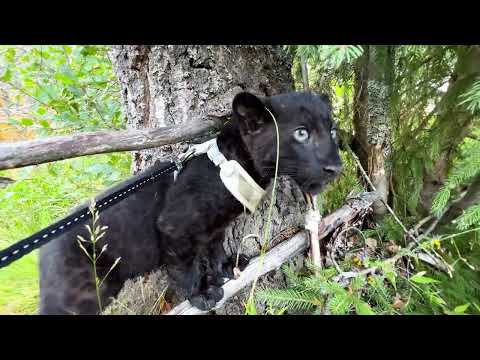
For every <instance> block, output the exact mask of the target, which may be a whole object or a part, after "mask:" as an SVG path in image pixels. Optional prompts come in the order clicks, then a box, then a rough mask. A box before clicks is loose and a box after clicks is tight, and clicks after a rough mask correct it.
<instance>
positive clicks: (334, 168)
mask: <svg viewBox="0 0 480 360" xmlns="http://www.w3.org/2000/svg"><path fill="white" fill-rule="evenodd" d="M323 171H325V172H326V173H327V174H329V175H332V176H334V175H338V174H340V173H341V172H342V165H328V166H325V167H324V168H323Z"/></svg>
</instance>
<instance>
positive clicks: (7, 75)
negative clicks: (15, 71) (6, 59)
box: [0, 68, 12, 82]
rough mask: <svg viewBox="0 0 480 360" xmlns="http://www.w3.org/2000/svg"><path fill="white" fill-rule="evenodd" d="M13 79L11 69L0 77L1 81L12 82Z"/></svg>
mask: <svg viewBox="0 0 480 360" xmlns="http://www.w3.org/2000/svg"><path fill="white" fill-rule="evenodd" d="M11 79H12V70H11V69H10V68H7V70H5V72H4V73H3V75H2V76H1V77H0V81H5V82H7V81H10V80H11Z"/></svg>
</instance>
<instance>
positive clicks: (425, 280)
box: [410, 271, 439, 284]
mask: <svg viewBox="0 0 480 360" xmlns="http://www.w3.org/2000/svg"><path fill="white" fill-rule="evenodd" d="M425 273H426V271H421V272H419V273H417V274H415V275H413V276H412V277H411V278H410V280H411V281H413V282H416V283H417V284H432V283H438V282H439V281H438V280H435V279H432V278H429V277H426V276H423V274H425Z"/></svg>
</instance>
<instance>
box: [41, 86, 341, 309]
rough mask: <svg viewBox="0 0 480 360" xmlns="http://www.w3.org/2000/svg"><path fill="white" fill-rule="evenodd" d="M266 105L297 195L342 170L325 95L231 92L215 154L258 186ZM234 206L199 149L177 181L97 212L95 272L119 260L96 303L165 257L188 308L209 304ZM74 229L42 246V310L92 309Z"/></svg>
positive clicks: (229, 266) (271, 143)
mask: <svg viewBox="0 0 480 360" xmlns="http://www.w3.org/2000/svg"><path fill="white" fill-rule="evenodd" d="M265 107H267V108H268V109H269V110H270V112H271V113H273V115H274V116H275V118H276V121H277V124H278V127H279V133H280V159H279V174H280V175H289V176H290V177H291V178H292V179H293V180H294V181H296V183H297V184H298V185H299V187H300V188H301V189H302V190H303V191H305V192H310V193H318V192H320V191H321V190H322V188H323V187H324V186H325V185H326V184H327V183H328V182H329V181H331V180H332V179H334V178H335V177H336V176H337V175H338V174H339V173H340V171H341V167H342V164H341V160H340V157H339V153H338V145H337V142H336V134H335V125H334V123H333V121H332V118H331V108H330V104H329V102H328V99H327V98H326V97H323V96H318V95H316V94H314V93H297V92H293V93H287V94H282V95H277V96H272V97H268V98H263V99H260V98H258V97H256V96H254V95H252V94H250V93H247V92H243V93H240V94H238V95H237V96H236V97H235V98H234V100H233V104H232V109H233V119H232V121H230V122H229V123H228V124H227V125H226V126H225V127H224V128H223V129H222V131H221V133H220V134H219V135H218V137H217V143H218V147H219V149H220V151H221V152H222V153H223V154H224V155H225V157H226V158H227V159H228V160H236V161H238V162H239V163H240V164H241V165H242V167H243V168H244V169H245V170H246V171H247V172H248V173H249V174H250V175H251V176H252V177H253V179H254V180H255V181H256V182H257V183H258V184H259V185H260V186H262V187H263V188H266V187H267V186H268V184H269V182H270V181H271V180H272V178H273V175H274V171H275V159H276V132H275V125H274V122H273V119H272V116H271V114H270V113H269V112H268V111H267V110H266V109H265ZM165 165H166V164H165V163H163V164H162V163H159V164H156V165H155V166H154V168H156V167H158V166H160V167H162V166H165ZM148 171H152V169H150V170H148ZM134 180H135V177H134V178H132V179H130V180H129V182H130V181H134ZM124 185H125V183H122V184H120V185H118V186H117V187H116V188H113V189H111V190H109V191H108V193H111V192H113V191H115V190H116V189H117V188H118V187H120V186H124ZM242 211H243V205H242V204H241V203H240V202H238V201H237V200H236V199H235V198H234V197H233V196H232V195H231V194H230V192H229V191H228V190H227V189H226V188H225V186H224V185H223V183H222V181H221V179H220V177H219V169H218V168H217V167H215V165H214V164H213V163H212V162H211V161H210V160H209V159H208V157H207V156H206V155H201V156H199V157H196V158H193V159H192V160H190V161H189V162H188V163H187V164H186V166H185V168H184V170H183V171H182V172H181V173H180V174H179V176H178V178H177V180H176V182H173V178H172V177H168V178H163V179H162V180H161V181H160V182H157V183H155V184H154V185H150V186H148V187H146V188H143V189H141V190H140V191H138V192H137V193H135V194H133V195H132V196H130V197H129V198H128V199H126V200H124V201H122V202H120V203H118V204H117V205H114V206H112V207H111V208H109V209H107V210H105V211H104V212H102V214H101V217H100V222H101V224H102V225H106V226H109V229H108V230H107V234H106V236H105V237H104V238H103V239H102V240H100V242H99V249H101V247H102V246H103V245H104V244H105V243H108V250H107V251H106V252H105V253H104V254H103V255H102V257H101V258H100V259H99V262H98V269H97V271H98V273H99V277H103V276H104V275H105V273H106V272H107V271H108V269H109V268H110V266H111V264H112V263H113V262H114V261H115V259H116V258H117V257H121V261H120V263H119V264H118V265H117V267H115V269H114V270H113V271H112V272H111V273H110V275H109V276H108V278H107V280H106V281H105V283H104V284H103V285H102V287H101V300H102V302H103V305H105V304H107V303H108V301H109V300H108V299H109V298H110V297H112V296H115V295H116V294H117V293H118V291H119V290H120V288H121V287H122V285H123V283H124V281H125V280H127V279H128V278H132V277H135V276H137V275H139V274H143V273H145V272H148V271H151V270H153V269H155V268H157V267H158V266H160V265H161V264H165V265H167V269H168V273H169V276H170V278H171V279H172V282H173V285H174V287H175V288H176V289H177V290H179V291H180V293H181V294H182V293H183V295H184V296H186V297H187V298H188V299H189V300H190V301H191V303H192V304H193V305H194V306H197V307H199V308H201V309H209V308H211V307H213V306H214V305H215V303H216V302H217V301H218V300H219V299H220V298H221V297H222V296H223V291H222V289H221V285H222V283H223V279H222V278H223V277H225V276H227V277H230V278H232V277H233V259H228V258H227V256H226V254H225V251H224V249H223V246H222V243H223V239H224V230H225V228H226V227H227V226H228V224H229V223H230V222H231V221H232V220H233V219H234V218H235V217H237V216H238V215H239V214H240V213H242ZM73 229H75V230H73ZM73 229H72V231H70V232H69V233H66V234H63V235H62V236H59V237H58V238H57V239H55V240H53V241H52V242H51V243H49V244H47V245H46V246H44V248H43V249H42V250H41V256H40V313H41V314H70V313H75V314H94V313H97V312H98V309H99V306H98V301H97V296H96V292H95V285H94V281H93V273H92V266H91V264H90V263H89V260H88V258H87V257H86V255H85V254H84V253H83V252H82V251H81V250H80V248H79V247H78V244H77V243H76V235H77V234H80V235H82V236H84V237H85V236H86V233H85V230H84V229H83V227H82V226H77V227H76V228H73ZM88 250H91V249H88Z"/></svg>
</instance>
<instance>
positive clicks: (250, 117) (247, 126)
mask: <svg viewBox="0 0 480 360" xmlns="http://www.w3.org/2000/svg"><path fill="white" fill-rule="evenodd" d="M232 110H233V114H234V115H235V116H236V117H237V118H238V120H239V122H240V126H241V127H242V129H243V130H245V132H247V133H252V132H255V131H257V130H258V129H259V128H260V127H261V126H262V125H263V124H265V123H266V122H268V121H270V120H271V115H270V114H269V113H268V111H267V110H266V109H265V104H264V103H263V101H262V100H261V99H259V98H258V97H256V96H255V95H253V94H250V93H248V92H241V93H239V94H237V95H236V96H235V98H234V99H233V103H232Z"/></svg>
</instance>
